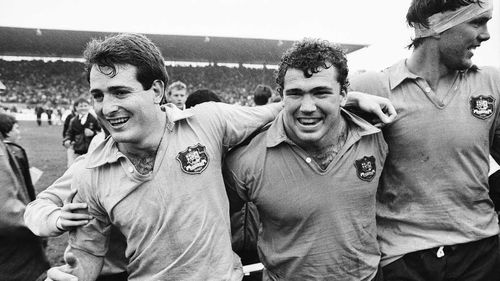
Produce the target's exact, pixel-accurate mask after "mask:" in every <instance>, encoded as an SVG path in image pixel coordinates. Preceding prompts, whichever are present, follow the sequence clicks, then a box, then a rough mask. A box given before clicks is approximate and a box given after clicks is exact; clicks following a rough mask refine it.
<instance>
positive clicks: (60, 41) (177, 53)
mask: <svg viewBox="0 0 500 281" xmlns="http://www.w3.org/2000/svg"><path fill="white" fill-rule="evenodd" d="M109 34H113V33H109V32H92V31H72V30H54V29H36V28H17V27H0V38H2V39H1V40H0V55H1V56H34V57H63V58H79V57H81V54H82V52H83V49H84V47H85V44H86V43H87V42H88V41H89V40H90V39H91V38H103V37H104V36H106V35H109ZM146 35H147V36H148V37H149V38H150V39H151V40H152V41H153V42H155V44H157V45H158V47H159V48H160V50H161V52H162V54H163V56H164V57H165V60H169V61H196V62H218V63H254V64H277V63H278V62H279V59H280V57H281V54H282V53H283V51H284V50H286V49H288V48H289V47H290V46H291V45H292V43H293V41H287V40H270V39H249V38H229V37H204V36H182V35H160V34H146ZM339 45H341V46H342V47H343V48H344V49H345V50H346V53H350V52H353V51H356V50H358V49H361V48H363V47H366V45H360V44H340V43H339Z"/></svg>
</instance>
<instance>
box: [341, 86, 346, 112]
mask: <svg viewBox="0 0 500 281" xmlns="http://www.w3.org/2000/svg"><path fill="white" fill-rule="evenodd" d="M339 94H340V106H341V107H344V106H345V105H346V103H347V91H346V89H343V88H342V87H340V92H339Z"/></svg>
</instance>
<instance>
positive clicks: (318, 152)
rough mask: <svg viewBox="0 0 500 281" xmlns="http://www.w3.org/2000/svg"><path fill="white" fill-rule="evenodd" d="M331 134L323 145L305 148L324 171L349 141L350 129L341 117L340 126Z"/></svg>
mask: <svg viewBox="0 0 500 281" xmlns="http://www.w3.org/2000/svg"><path fill="white" fill-rule="evenodd" d="M331 132H332V134H331V135H330V136H328V138H327V139H326V141H325V142H323V143H322V144H320V145H317V146H309V147H307V148H305V147H303V149H304V150H306V152H307V153H308V154H309V155H311V156H312V157H313V158H314V160H315V162H316V163H317V164H318V165H319V166H320V167H321V168H322V169H326V168H327V167H328V165H329V164H330V163H331V162H332V161H333V159H334V158H335V156H337V154H338V153H339V151H340V150H341V149H342V147H343V146H344V144H345V142H346V140H347V134H348V129H347V122H346V121H345V119H344V118H342V117H341V118H340V120H339V123H338V125H337V126H335V128H334V129H332V130H331Z"/></svg>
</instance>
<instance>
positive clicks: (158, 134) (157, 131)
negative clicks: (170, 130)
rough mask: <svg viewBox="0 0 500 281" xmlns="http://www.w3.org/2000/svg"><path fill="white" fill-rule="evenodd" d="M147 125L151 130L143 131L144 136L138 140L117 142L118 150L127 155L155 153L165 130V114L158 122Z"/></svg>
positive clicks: (144, 155) (138, 155)
mask: <svg viewBox="0 0 500 281" xmlns="http://www.w3.org/2000/svg"><path fill="white" fill-rule="evenodd" d="M149 127H150V128H152V130H150V132H144V136H145V137H144V139H142V140H141V141H140V142H134V143H118V149H119V150H120V152H122V153H123V154H124V155H125V156H127V157H129V156H132V157H134V156H135V157H148V156H150V155H152V154H153V155H155V154H156V151H157V150H158V147H159V145H160V142H161V140H162V137H163V134H164V132H165V128H166V119H165V116H162V118H161V119H160V122H158V123H157V124H151V125H150V126H149Z"/></svg>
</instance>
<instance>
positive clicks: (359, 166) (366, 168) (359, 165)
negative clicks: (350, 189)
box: [354, 156, 377, 181]
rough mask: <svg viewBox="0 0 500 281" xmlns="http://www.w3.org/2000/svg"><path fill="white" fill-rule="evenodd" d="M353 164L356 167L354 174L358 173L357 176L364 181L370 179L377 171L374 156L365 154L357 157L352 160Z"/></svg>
mask: <svg viewBox="0 0 500 281" xmlns="http://www.w3.org/2000/svg"><path fill="white" fill-rule="evenodd" d="M354 166H355V167H356V174H358V178H360V179H362V180H364V181H372V179H373V178H374V177H375V174H376V173H377V170H376V167H375V157H374V156H365V157H363V158H361V159H358V160H356V161H354Z"/></svg>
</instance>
